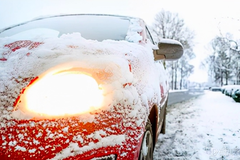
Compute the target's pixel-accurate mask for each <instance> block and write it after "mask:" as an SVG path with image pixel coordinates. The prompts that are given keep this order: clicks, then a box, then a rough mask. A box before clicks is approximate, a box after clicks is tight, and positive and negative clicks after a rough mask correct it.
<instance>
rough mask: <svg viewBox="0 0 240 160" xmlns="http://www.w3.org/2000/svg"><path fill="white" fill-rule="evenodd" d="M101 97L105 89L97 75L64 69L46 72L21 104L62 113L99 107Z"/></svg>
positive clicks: (56, 114) (43, 112)
mask: <svg viewBox="0 0 240 160" xmlns="http://www.w3.org/2000/svg"><path fill="white" fill-rule="evenodd" d="M102 101H103V95H102V90H101V89H100V88H99V86H98V83H97V82H96V80H95V79H94V78H92V77H91V76H88V75H86V74H80V73H74V72H61V73H56V74H51V75H46V76H44V77H43V78H40V79H39V80H37V81H36V82H34V83H33V84H32V85H30V86H29V87H28V88H27V89H26V91H25V93H24V96H23V101H22V104H21V106H20V108H21V110H23V111H26V112H31V113H37V114H40V115H45V116H50V117H59V116H61V117H62V116H69V115H77V114H80V113H85V112H89V111H91V110H94V109H98V108H99V107H101V104H102Z"/></svg>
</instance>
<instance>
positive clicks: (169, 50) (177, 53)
mask: <svg viewBox="0 0 240 160" xmlns="http://www.w3.org/2000/svg"><path fill="white" fill-rule="evenodd" d="M153 53H154V59H155V60H161V59H165V60H177V59H179V58H181V56H182V55H183V46H182V44H181V43H180V42H179V41H176V40H173V39H161V41H160V42H159V43H158V49H156V50H154V51H153Z"/></svg>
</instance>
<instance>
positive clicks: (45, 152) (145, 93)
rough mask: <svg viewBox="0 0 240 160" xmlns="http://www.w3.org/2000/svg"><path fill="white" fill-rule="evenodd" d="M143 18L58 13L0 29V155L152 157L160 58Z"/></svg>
mask: <svg viewBox="0 0 240 160" xmlns="http://www.w3.org/2000/svg"><path fill="white" fill-rule="evenodd" d="M182 54H183V48H182V45H181V44H180V43H179V42H177V41H174V40H165V39H162V40H161V41H160V42H159V43H158V44H156V45H155V42H154V41H153V39H152V35H151V33H150V32H149V30H148V28H147V26H146V24H145V23H144V21H143V20H141V19H139V18H133V17H125V16H115V15H91V14H88V15H83V14H81V15H80V14H79V15H59V16H50V17H45V18H38V19H35V20H32V21H29V22H26V23H22V24H18V25H15V26H12V27H9V28H6V29H3V30H1V31H0V113H1V114H0V135H1V136H0V159H1V160H5V159H25V160H34V159H37V160H39V159H41V160H47V159H57V160H58V159H65V160H67V159H74V160H76V159H79V160H85V159H93V160H112V159H118V160H120V159H124V160H126V159H152V158H153V150H154V145H155V144H156V141H157V137H158V135H159V134H160V133H161V132H162V133H164V132H165V118H166V106H167V100H168V81H167V80H168V78H167V74H166V71H165V68H164V60H174V59H178V58H180V57H181V55H182Z"/></svg>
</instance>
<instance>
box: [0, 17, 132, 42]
mask: <svg viewBox="0 0 240 160" xmlns="http://www.w3.org/2000/svg"><path fill="white" fill-rule="evenodd" d="M129 24H130V22H129V19H127V18H126V17H118V16H96V15H95V16H92V15H81V16H79V15H70V16H69V15H68V16H55V17H49V18H41V19H37V20H33V21H30V22H27V23H23V24H20V25H18V26H15V27H12V28H8V29H6V30H4V31H2V32H0V37H1V38H3V37H11V38H17V39H28V38H31V39H32V38H34V37H37V36H40V35H39V34H41V37H42V36H43V37H45V36H47V37H48V36H58V37H59V36H61V35H62V34H68V33H74V32H79V33H81V35H82V37H84V38H86V39H92V40H98V41H102V40H105V39H112V40H125V37H126V35H127V31H128V27H129ZM39 31H40V32H39Z"/></svg>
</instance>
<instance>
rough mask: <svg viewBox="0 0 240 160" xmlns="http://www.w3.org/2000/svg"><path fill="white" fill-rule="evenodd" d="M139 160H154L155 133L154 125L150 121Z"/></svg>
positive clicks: (146, 128)
mask: <svg viewBox="0 0 240 160" xmlns="http://www.w3.org/2000/svg"><path fill="white" fill-rule="evenodd" d="M138 159H139V160H153V132H152V124H151V122H150V120H149V119H148V121H147V124H146V127H145V132H144V136H143V140H142V145H141V150H140V155H139V158H138Z"/></svg>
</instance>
